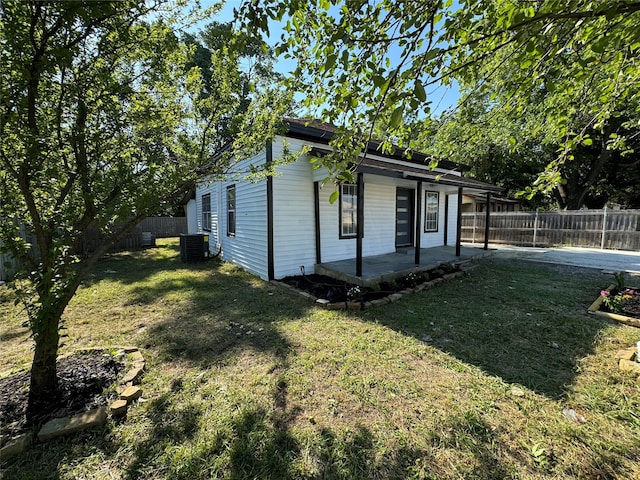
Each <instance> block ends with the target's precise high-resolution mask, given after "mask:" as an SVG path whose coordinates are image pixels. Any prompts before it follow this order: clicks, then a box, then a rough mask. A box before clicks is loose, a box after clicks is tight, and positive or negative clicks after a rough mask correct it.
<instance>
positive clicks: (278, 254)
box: [195, 119, 500, 280]
mask: <svg viewBox="0 0 640 480" xmlns="http://www.w3.org/2000/svg"><path fill="white" fill-rule="evenodd" d="M287 123H288V130H287V133H286V134H284V136H276V137H275V138H274V139H273V141H272V142H270V143H269V144H268V145H267V146H266V148H265V149H264V150H263V151H262V152H260V153H259V154H258V155H256V156H254V157H253V158H249V159H246V160H243V161H241V162H240V163H239V165H238V166H237V167H238V169H240V170H243V169H244V168H246V167H248V166H249V165H250V164H253V165H255V166H258V165H262V164H265V163H267V162H272V161H273V160H274V159H277V158H279V157H280V156H281V154H282V152H283V141H284V140H285V138H286V142H287V147H288V149H289V150H290V151H300V150H302V148H303V146H304V145H308V146H310V147H311V148H312V152H313V155H314V156H318V155H322V153H323V152H327V151H328V148H329V146H328V142H329V140H330V138H331V135H332V131H333V128H332V127H331V126H329V125H327V124H323V123H320V122H311V123H309V122H308V121H305V120H297V119H287ZM401 153H402V152H399V153H396V154H393V155H385V154H381V153H380V152H378V151H376V150H375V149H374V148H373V147H372V150H371V151H369V152H367V155H366V158H364V159H360V160H359V161H358V162H357V167H356V169H355V173H356V177H357V180H358V181H357V183H356V184H353V185H346V184H343V185H339V186H336V185H324V186H321V183H322V180H323V179H324V178H325V176H326V170H325V171H323V170H322V169H320V170H314V169H313V168H312V165H311V163H310V162H309V160H310V157H309V156H301V157H300V159H298V160H297V161H296V162H294V163H290V164H287V165H282V166H278V167H277V175H275V176H270V177H267V178H266V179H264V180H261V181H259V182H254V183H251V182H248V181H245V180H242V181H234V180H232V179H231V178H229V179H225V180H223V181H218V180H216V181H212V180H211V179H204V180H203V181H202V182H201V183H200V184H199V185H198V186H197V188H196V194H195V199H196V215H197V222H198V230H199V231H201V232H203V233H206V234H208V235H209V243H210V245H209V246H210V250H211V251H214V252H218V250H221V258H222V259H223V260H225V261H228V262H232V263H234V264H237V265H239V266H240V267H242V268H244V269H246V270H248V271H249V272H252V273H254V274H255V275H258V276H259V277H261V278H263V279H265V280H271V279H279V278H283V277H286V276H289V275H299V274H300V272H301V270H304V271H305V272H306V273H312V272H314V270H315V267H316V265H319V264H321V263H326V262H333V261H337V260H345V259H356V271H354V272H353V273H354V274H355V275H362V259H363V258H366V257H370V256H375V255H381V254H386V253H391V252H396V251H397V250H398V249H404V250H406V249H414V251H415V256H416V263H417V264H419V263H420V261H419V258H420V250H421V249H424V248H428V247H435V246H442V245H452V244H454V243H455V244H456V245H457V248H458V251H459V245H460V234H459V230H458V225H459V212H460V210H461V209H460V201H461V199H462V197H461V195H462V192H463V191H464V192H465V193H472V194H479V193H483V194H487V195H490V193H491V192H498V191H500V189H499V188H498V187H495V186H493V185H489V184H486V183H483V182H479V181H476V180H473V179H469V178H465V177H463V176H462V171H463V170H464V169H465V168H464V167H462V166H460V165H457V164H454V163H452V162H449V161H440V163H439V165H438V168H436V169H434V170H431V169H429V167H428V163H429V160H428V159H427V158H426V157H425V156H424V155H421V154H415V153H414V154H413V155H412V159H411V160H408V159H407V158H405V157H404V156H403V155H402V154H401ZM336 188H338V189H339V192H340V195H339V200H338V201H336V202H334V203H330V202H329V196H330V195H331V194H332V193H333V192H334V191H335V190H336Z"/></svg>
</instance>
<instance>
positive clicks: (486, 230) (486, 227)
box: [484, 192, 491, 250]
mask: <svg viewBox="0 0 640 480" xmlns="http://www.w3.org/2000/svg"><path fill="white" fill-rule="evenodd" d="M490 216H491V192H487V211H486V212H485V219H484V249H485V250H489V217H490Z"/></svg>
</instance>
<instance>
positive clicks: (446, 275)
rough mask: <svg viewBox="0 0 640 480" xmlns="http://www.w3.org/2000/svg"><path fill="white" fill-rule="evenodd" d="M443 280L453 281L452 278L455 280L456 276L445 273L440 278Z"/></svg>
mask: <svg viewBox="0 0 640 480" xmlns="http://www.w3.org/2000/svg"><path fill="white" fill-rule="evenodd" d="M442 278H443V279H445V280H453V279H454V278H456V274H455V273H446V274H444V275H443V276H442Z"/></svg>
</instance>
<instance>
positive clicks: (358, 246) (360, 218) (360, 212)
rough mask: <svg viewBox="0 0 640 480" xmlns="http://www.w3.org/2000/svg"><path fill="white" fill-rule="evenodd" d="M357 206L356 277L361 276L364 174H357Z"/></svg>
mask: <svg viewBox="0 0 640 480" xmlns="http://www.w3.org/2000/svg"><path fill="white" fill-rule="evenodd" d="M357 188H358V204H357V210H356V211H357V220H356V223H357V227H356V230H357V233H356V277H361V276H362V237H363V236H364V174H363V173H362V172H360V173H358V184H357Z"/></svg>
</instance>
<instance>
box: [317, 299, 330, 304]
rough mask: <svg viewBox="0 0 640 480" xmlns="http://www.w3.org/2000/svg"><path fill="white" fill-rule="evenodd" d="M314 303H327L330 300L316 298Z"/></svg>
mask: <svg viewBox="0 0 640 480" xmlns="http://www.w3.org/2000/svg"><path fill="white" fill-rule="evenodd" d="M316 303H319V304H320V305H327V304H328V303H331V302H329V300H327V299H326V298H318V299H317V300H316Z"/></svg>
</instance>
